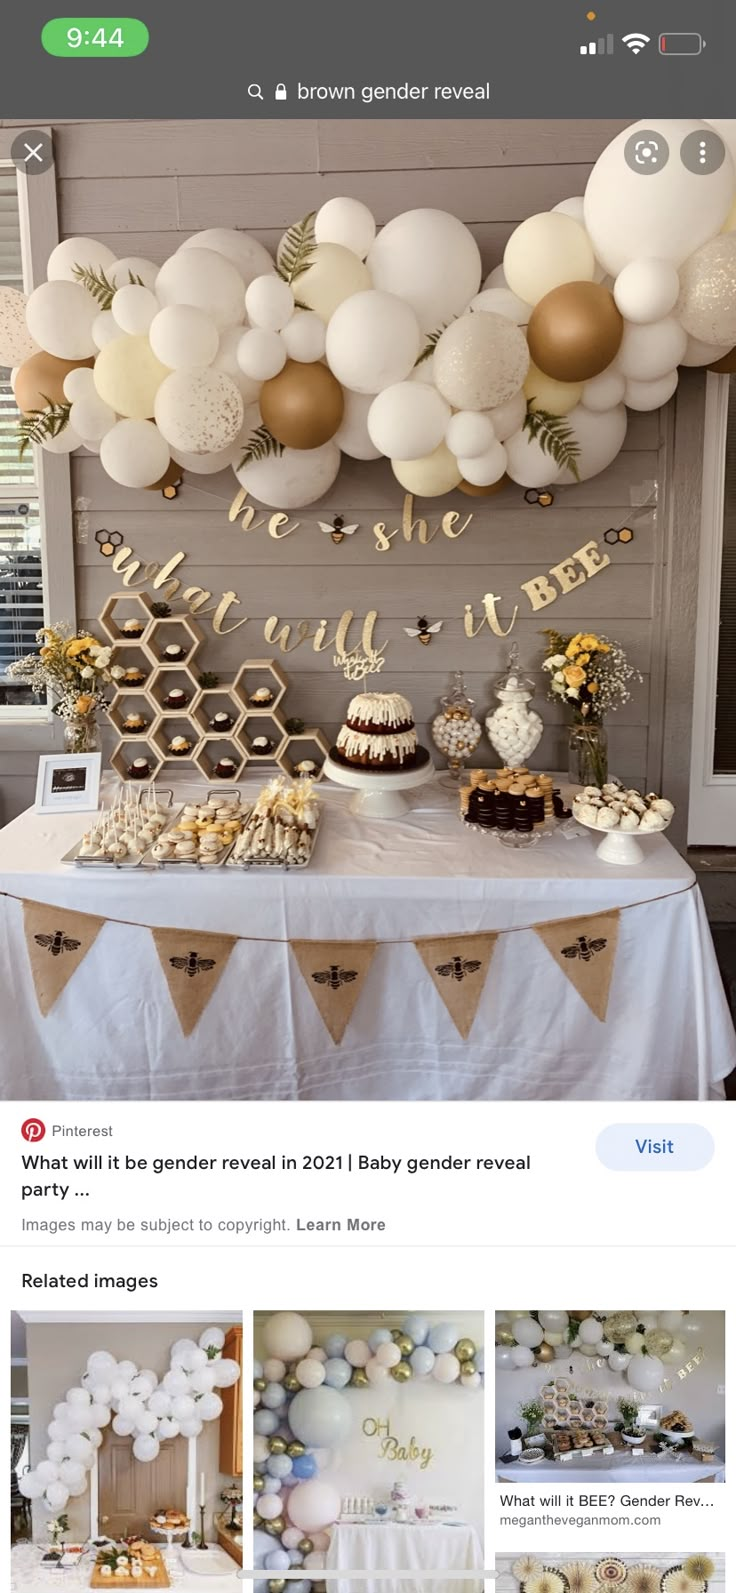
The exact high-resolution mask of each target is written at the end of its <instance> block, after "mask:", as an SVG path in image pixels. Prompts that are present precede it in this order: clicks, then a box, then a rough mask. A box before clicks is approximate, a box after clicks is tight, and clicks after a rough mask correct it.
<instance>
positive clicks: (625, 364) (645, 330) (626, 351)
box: [616, 315, 687, 382]
mask: <svg viewBox="0 0 736 1593" xmlns="http://www.w3.org/2000/svg"><path fill="white" fill-rule="evenodd" d="M686 347H687V333H686V332H685V331H684V330H683V328H682V327H681V326H680V323H679V321H677V320H675V317H674V316H673V315H670V316H666V317H665V318H664V320H662V321H652V322H650V323H649V325H648V326H634V325H631V324H629V325H628V326H626V327H625V329H624V335H623V338H622V339H621V347H620V349H619V351H618V354H617V356H616V369H617V370H619V371H621V372H622V373H623V375H624V376H625V377H626V378H627V380H631V381H634V382H653V381H656V380H657V378H658V377H660V376H666V375H667V373H668V372H669V371H672V370H674V368H675V366H676V365H679V363H680V360H681V358H682V356H683V354H684V352H685V349H686Z"/></svg>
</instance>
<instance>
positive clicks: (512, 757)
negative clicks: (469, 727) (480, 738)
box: [486, 644, 544, 767]
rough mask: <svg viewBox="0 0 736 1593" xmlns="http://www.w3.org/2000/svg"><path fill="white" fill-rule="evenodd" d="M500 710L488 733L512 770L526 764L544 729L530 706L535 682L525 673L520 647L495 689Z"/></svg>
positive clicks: (488, 724) (491, 718) (493, 716)
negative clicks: (521, 663)
mask: <svg viewBox="0 0 736 1593" xmlns="http://www.w3.org/2000/svg"><path fill="white" fill-rule="evenodd" d="M494 691H495V696H496V697H497V698H498V708H495V709H494V711H493V713H490V714H488V717H487V719H486V730H487V732H488V740H489V741H490V743H491V746H492V747H494V748H495V750H496V752H497V753H498V755H499V757H500V758H502V759H503V761H504V763H505V764H508V766H509V767H518V766H519V765H520V764H522V763H526V762H527V761H528V759H529V758H530V757H531V755H532V753H533V752H534V750H535V748H536V747H537V746H538V745H539V742H540V740H541V736H542V731H543V729H544V726H543V724H542V721H541V719H540V717H539V714H538V713H535V712H534V710H533V709H532V708H530V707H529V703H530V702H531V699H532V697H533V696H534V682H533V680H530V679H529V678H528V677H525V676H524V675H522V673H521V669H520V667H519V654H518V648H517V647H516V644H514V645H513V647H512V648H511V652H510V654H509V661H508V668H507V670H506V672H505V674H503V675H501V676H499V679H498V681H497V682H496V686H495V688H494Z"/></svg>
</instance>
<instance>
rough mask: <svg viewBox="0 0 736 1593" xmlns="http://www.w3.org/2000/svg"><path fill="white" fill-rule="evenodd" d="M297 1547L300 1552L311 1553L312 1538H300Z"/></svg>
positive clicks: (312, 1546)
mask: <svg viewBox="0 0 736 1593" xmlns="http://www.w3.org/2000/svg"><path fill="white" fill-rule="evenodd" d="M297 1548H298V1550H299V1553H300V1554H311V1553H312V1550H313V1548H314V1544H313V1542H312V1539H311V1538H302V1539H301V1541H300V1542H299V1543H297Z"/></svg>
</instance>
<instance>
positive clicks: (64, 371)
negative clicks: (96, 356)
mask: <svg viewBox="0 0 736 1593" xmlns="http://www.w3.org/2000/svg"><path fill="white" fill-rule="evenodd" d="M92 364H93V361H92V360H91V359H86V360H60V359H57V358H56V357H55V355H53V354H46V353H45V352H44V351H43V350H41V351H40V352H39V353H38V354H32V355H31V357H30V359H27V360H24V362H23V364H22V365H21V367H20V370H19V371H18V372H17V373H16V377H15V383H14V392H15V402H16V404H17V405H18V408H19V410H20V411H21V414H23V415H27V414H29V413H30V411H31V410H32V409H46V408H47V406H48V404H49V402H51V403H52V404H63V402H64V399H65V397H66V396H67V395H66V394H65V392H64V380H65V378H66V377H67V376H68V375H69V372H70V371H76V370H80V369H82V368H84V369H85V370H88V371H89V374H90V375H91V374H92V370H91V367H92Z"/></svg>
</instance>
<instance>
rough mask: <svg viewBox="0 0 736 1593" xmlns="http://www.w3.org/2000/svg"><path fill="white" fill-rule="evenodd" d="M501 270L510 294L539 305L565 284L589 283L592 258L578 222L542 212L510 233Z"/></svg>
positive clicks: (552, 211)
mask: <svg viewBox="0 0 736 1593" xmlns="http://www.w3.org/2000/svg"><path fill="white" fill-rule="evenodd" d="M503 269H504V272H505V274H506V280H507V282H508V285H509V287H510V288H511V291H512V292H513V293H515V294H517V296H518V297H519V298H520V299H521V300H522V302H523V303H525V304H538V303H539V300H540V299H543V298H544V296H545V294H547V293H551V292H552V289H553V288H558V287H560V286H561V285H562V284H563V283H564V282H592V280H593V276H594V274H595V255H594V253H593V248H592V245H591V242H590V239H589V238H588V236H587V233H586V231H585V228H584V227H581V225H580V223H579V222H578V221H575V220H574V219H573V217H572V216H565V215H563V214H561V213H560V212H559V211H554V210H550V211H543V212H542V213H541V214H540V215H536V216H529V217H528V218H527V220H526V221H522V222H521V224H520V226H518V227H517V228H516V230H515V231H514V232H512V234H511V237H510V238H509V241H508V243H507V245H506V249H505V251H504V257H503Z"/></svg>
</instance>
